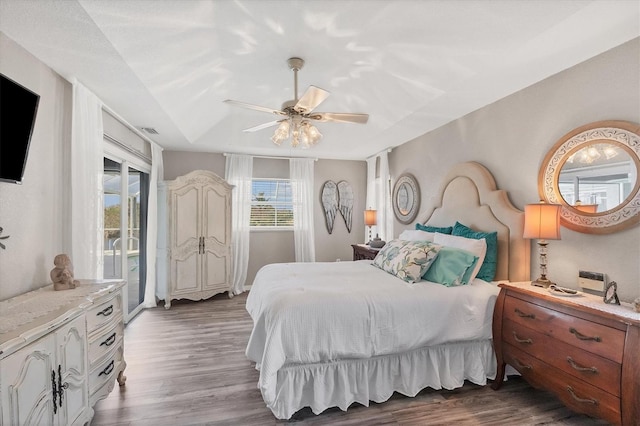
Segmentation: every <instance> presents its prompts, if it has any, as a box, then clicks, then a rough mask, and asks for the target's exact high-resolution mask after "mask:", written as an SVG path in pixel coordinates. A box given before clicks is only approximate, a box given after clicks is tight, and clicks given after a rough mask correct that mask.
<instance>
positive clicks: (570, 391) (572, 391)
mask: <svg viewBox="0 0 640 426" xmlns="http://www.w3.org/2000/svg"><path fill="white" fill-rule="evenodd" d="M567 392H569V394H570V395H571V397H572V398H573V399H575V400H576V401H577V402H581V403H585V404H593V405H598V400H597V399H594V398H590V399H584V398H578V396H577V395H576V394H575V392H574V390H573V388H572V387H571V386H567Z"/></svg>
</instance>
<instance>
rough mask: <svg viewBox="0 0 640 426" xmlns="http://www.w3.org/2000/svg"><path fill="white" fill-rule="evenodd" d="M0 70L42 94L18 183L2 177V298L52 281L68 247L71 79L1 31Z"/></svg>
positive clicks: (0, 217)
mask: <svg viewBox="0 0 640 426" xmlns="http://www.w3.org/2000/svg"><path fill="white" fill-rule="evenodd" d="M0 54H1V55H2V58H1V59H0V72H1V73H2V74H4V75H6V76H7V77H9V78H11V79H12V80H15V81H16V82H18V83H20V84H22V85H23V86H25V87H27V88H29V89H30V90H32V91H34V92H36V93H37V94H39V95H40V104H39V105H38V112H37V117H36V123H35V127H34V130H33V137H32V139H31V145H30V147H29V156H28V158H27V163H26V170H25V174H24V181H23V184H22V185H16V184H13V183H6V182H0V227H2V228H4V230H3V232H2V235H3V236H6V235H10V236H11V238H9V239H6V240H2V241H3V244H4V245H5V246H6V247H7V249H6V250H2V249H0V300H4V299H8V298H9V297H12V296H16V295H18V294H21V293H25V292H27V291H30V290H34V289H37V288H39V287H42V286H44V285H47V283H48V282H50V279H49V271H51V269H52V268H53V258H54V257H55V255H56V254H58V253H62V252H65V251H66V248H67V247H68V244H69V241H68V238H69V237H68V235H69V232H68V229H67V227H68V224H67V222H66V219H65V217H66V215H67V214H68V210H67V209H66V207H67V206H65V205H64V203H63V198H64V195H66V192H67V191H68V181H67V179H68V178H69V177H68V175H67V173H65V163H64V159H65V158H67V156H66V155H65V153H66V152H68V149H69V145H68V141H69V139H70V134H71V132H70V125H71V122H70V117H71V85H70V84H69V83H68V82H67V81H66V80H64V79H63V78H62V77H60V76H59V75H57V74H56V73H54V72H53V71H52V70H51V69H50V68H48V67H47V66H45V65H44V64H42V63H41V62H40V61H39V60H37V59H36V58H35V57H33V56H32V55H31V54H29V53H27V52H26V51H25V50H24V49H22V48H21V47H20V46H18V45H17V44H16V43H14V42H13V40H11V39H9V38H8V37H6V36H5V35H4V34H3V33H1V32H0Z"/></svg>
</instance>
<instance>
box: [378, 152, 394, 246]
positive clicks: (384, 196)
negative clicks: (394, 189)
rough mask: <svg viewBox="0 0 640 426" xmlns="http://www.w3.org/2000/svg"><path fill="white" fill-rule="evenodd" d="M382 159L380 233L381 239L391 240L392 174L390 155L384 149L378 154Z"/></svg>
mask: <svg viewBox="0 0 640 426" xmlns="http://www.w3.org/2000/svg"><path fill="white" fill-rule="evenodd" d="M378 158H379V159H380V164H379V170H378V179H379V185H378V188H377V190H378V197H377V210H378V225H377V226H378V235H379V236H380V238H381V239H383V240H385V241H389V240H391V239H393V209H392V206H391V176H390V175H389V156H388V152H387V151H384V152H381V153H380V154H378Z"/></svg>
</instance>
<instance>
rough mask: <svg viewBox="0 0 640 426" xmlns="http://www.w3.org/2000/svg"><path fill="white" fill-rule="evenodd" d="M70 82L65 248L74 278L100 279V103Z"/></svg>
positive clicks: (101, 266)
mask: <svg viewBox="0 0 640 426" xmlns="http://www.w3.org/2000/svg"><path fill="white" fill-rule="evenodd" d="M72 83H73V107H72V113H71V173H70V178H71V191H70V193H71V200H70V204H71V214H70V215H69V219H70V223H69V226H70V229H71V247H70V250H69V251H70V256H71V261H72V262H73V266H74V275H75V277H76V278H84V279H102V277H103V258H102V240H103V235H102V233H103V227H104V225H103V215H104V213H103V201H102V174H103V170H104V164H103V124H102V102H101V101H100V100H99V99H98V98H97V97H96V96H95V95H94V94H93V93H92V92H91V91H90V90H89V89H87V88H86V87H85V86H83V85H82V84H81V83H79V82H77V81H73V82H72Z"/></svg>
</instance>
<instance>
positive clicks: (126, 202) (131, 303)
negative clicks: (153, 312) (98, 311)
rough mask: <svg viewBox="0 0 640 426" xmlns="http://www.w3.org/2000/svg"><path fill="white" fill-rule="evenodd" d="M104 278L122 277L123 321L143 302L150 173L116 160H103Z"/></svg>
mask: <svg viewBox="0 0 640 426" xmlns="http://www.w3.org/2000/svg"><path fill="white" fill-rule="evenodd" d="M103 185H104V242H103V255H104V271H103V272H104V278H105V279H108V278H125V279H126V280H127V291H125V292H124V298H125V300H124V302H125V306H126V307H127V309H126V312H125V318H126V319H127V320H129V319H131V318H132V317H133V316H135V315H136V314H137V313H138V312H139V311H140V309H141V307H142V306H141V304H142V302H143V300H144V291H145V283H146V264H147V262H146V259H147V256H146V252H147V251H146V241H147V206H148V204H147V203H148V193H149V192H148V191H149V174H148V173H146V172H144V171H142V170H139V169H138V168H136V167H134V166H133V165H130V164H129V163H128V162H127V161H126V160H120V159H118V158H105V159H104V178H103Z"/></svg>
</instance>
